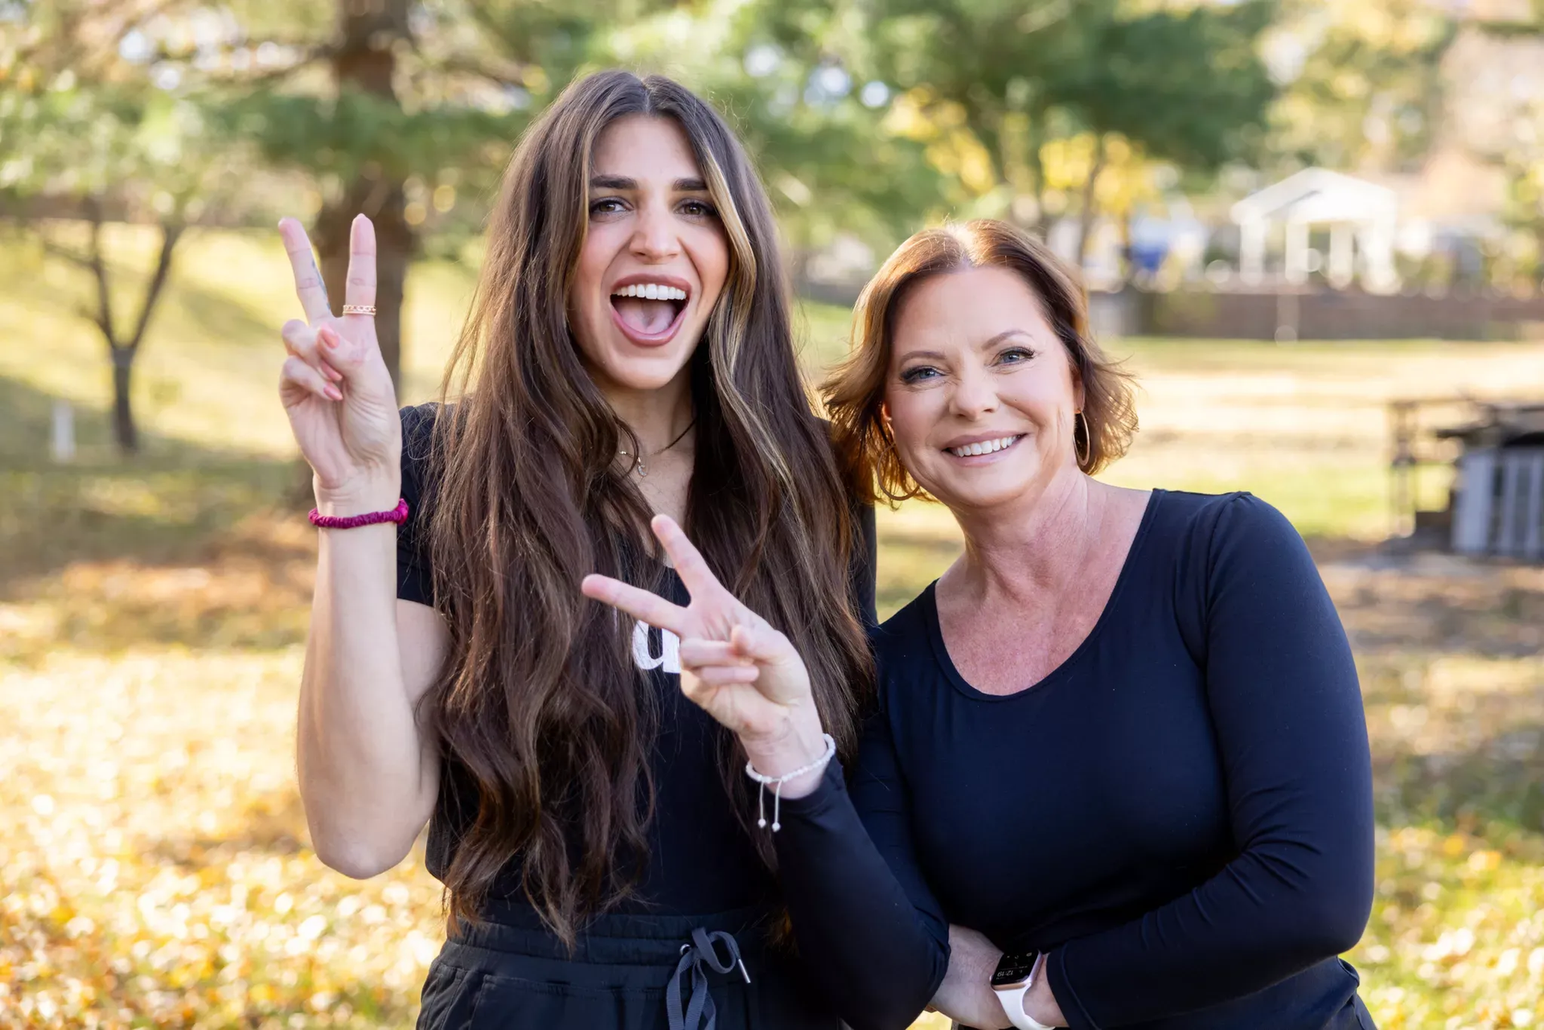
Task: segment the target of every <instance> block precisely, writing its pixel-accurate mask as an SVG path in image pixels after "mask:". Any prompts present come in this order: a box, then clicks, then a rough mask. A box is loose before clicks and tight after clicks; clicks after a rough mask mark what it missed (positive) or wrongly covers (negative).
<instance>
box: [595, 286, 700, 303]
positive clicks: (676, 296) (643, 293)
mask: <svg viewBox="0 0 1544 1030" xmlns="http://www.w3.org/2000/svg"><path fill="white" fill-rule="evenodd" d="M611 295H612V296H613V297H642V298H643V299H644V300H685V299H686V291H685V290H683V289H681V288H679V287H676V286H666V285H664V284H662V283H634V284H632V285H631V286H622V287H619V288H617V289H616V290H615V291H613V292H612V294H611Z"/></svg>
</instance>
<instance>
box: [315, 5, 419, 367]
mask: <svg viewBox="0 0 1544 1030" xmlns="http://www.w3.org/2000/svg"><path fill="white" fill-rule="evenodd" d="M407 14H408V0H338V32H339V42H338V47H337V49H336V51H335V52H334V54H333V75H334V78H335V80H336V82H337V85H338V89H339V90H340V91H342V90H350V89H352V90H359V91H362V92H366V93H370V94H373V95H375V96H377V97H380V98H382V99H384V100H388V101H390V102H391V103H393V104H395V103H397V102H398V101H397V94H396V90H395V89H394V88H393V85H392V76H393V74H394V73H395V71H396V56H395V52H394V50H393V46H394V45H395V44H396V43H397V41H398V40H402V39H406V38H408V35H409V33H408V19H407ZM403 199H404V198H403V180H402V177H401V176H400V175H399V174H397V173H395V172H393V171H391V170H388V169H385V168H383V167H382V166H381V165H380V164H379V163H378V162H366V164H365V165H364V167H363V169H362V171H361V173H360V175H359V177H358V178H357V179H355V180H354V181H353V182H352V183H349V184H348V185H347V186H345V187H344V190H343V195H342V196H341V197H338V198H337V200H336V201H335V202H334V203H332V204H330V205H328V206H326V207H324V208H323V209H322V211H321V212H320V213H319V214H318V215H317V219H316V248H317V250H318V252H319V253H320V255H321V271H322V281H323V282H325V283H326V285H327V296H328V297H329V298H330V299H331V301H332V307H333V311H334V313H337V312H338V311H340V310H341V308H342V306H343V304H344V298H345V297H346V296H347V279H348V259H349V228H350V226H351V225H352V223H353V220H354V216H355V215H358V214H363V215H365V216H366V217H368V218H369V219H370V220H371V221H372V222H374V223H375V241H376V250H377V254H376V283H377V285H376V294H375V307H376V314H375V332H376V336H377V337H378V338H379V339H380V342H381V356H382V357H383V358H385V360H386V367H387V369H389V370H390V371H391V379H392V382H393V383H398V382H399V381H400V378H401V363H402V289H403V283H404V282H405V280H406V279H407V266H408V262H409V261H410V260H411V258H412V254H413V247H414V235H413V229H412V227H411V226H410V225H408V224H407V219H406V218H405V217H404V215H403Z"/></svg>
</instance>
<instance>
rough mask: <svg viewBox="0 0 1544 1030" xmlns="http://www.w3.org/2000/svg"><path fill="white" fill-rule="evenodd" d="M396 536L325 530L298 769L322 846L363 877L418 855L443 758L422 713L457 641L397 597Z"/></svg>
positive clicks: (377, 529)
mask: <svg viewBox="0 0 1544 1030" xmlns="http://www.w3.org/2000/svg"><path fill="white" fill-rule="evenodd" d="M386 492H387V493H392V491H390V490H388V491H386ZM380 503H383V502H379V501H370V502H367V504H366V505H365V506H357V510H381V509H379V508H370V507H368V504H380ZM395 504H396V498H395V496H393V499H392V501H391V503H390V504H385V505H384V507H386V508H390V507H392V506H394V505H395ZM395 531H396V527H395V526H392V525H391V524H389V523H388V524H383V525H374V526H363V527H360V528H357V529H349V530H322V531H321V547H320V553H319V555H318V559H317V574H316V595H315V598H314V600H313V601H312V604H311V633H310V637H309V639H308V640H307V644H306V664H305V672H304V674H303V676H302V679H301V687H300V712H299V726H298V728H297V734H296V739H297V765H298V771H299V779H300V796H301V799H302V801H303V803H304V805H305V811H306V823H307V825H308V826H309V827H310V831H311V842H312V846H313V847H315V849H316V854H317V857H318V858H320V859H321V860H322V861H323V862H324V863H325V864H327V865H328V866H331V867H332V868H334V869H336V870H338V871H339V872H342V873H345V874H347V875H349V876H353V877H357V878H364V877H369V876H375V875H376V874H378V873H382V872H385V871H386V870H387V869H390V868H391V867H392V866H394V865H396V864H397V863H398V862H400V861H401V860H402V859H403V858H404V857H405V856H406V855H407V853H408V852H409V851H410V850H411V849H412V846H413V841H414V840H415V839H416V838H417V836H418V832H419V831H420V830H421V829H422V828H423V826H424V824H425V823H426V822H428V820H429V816H430V814H431V813H432V812H433V810H434V803H435V799H436V797H437V795H438V791H439V758H438V754H437V752H436V750H435V748H434V747H433V745H432V743H430V742H429V741H426V740H424V739H423V738H422V735H421V734H420V733H419V731H418V724H417V720H416V718H415V717H414V705H415V704H416V702H417V701H418V698H419V697H420V696H421V695H422V694H423V692H424V691H425V690H426V689H428V687H429V686H430V684H432V683H433V682H434V679H435V677H436V676H437V675H438V673H439V669H440V665H441V663H442V661H443V660H444V655H445V650H446V645H447V643H448V640H449V633H448V631H447V629H446V627H445V623H444V620H443V619H441V617H440V615H439V613H438V612H436V611H435V610H434V609H433V608H430V607H428V606H427V605H424V604H419V603H417V602H414V601H402V600H398V599H397V591H396V541H395V535H396V532H395Z"/></svg>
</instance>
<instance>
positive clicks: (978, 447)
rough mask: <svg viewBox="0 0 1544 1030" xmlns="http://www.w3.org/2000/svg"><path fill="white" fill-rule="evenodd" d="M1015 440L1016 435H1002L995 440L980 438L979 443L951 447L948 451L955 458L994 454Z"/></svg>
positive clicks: (1016, 438)
mask: <svg viewBox="0 0 1544 1030" xmlns="http://www.w3.org/2000/svg"><path fill="white" fill-rule="evenodd" d="M1017 440H1018V437H1017V436H1003V437H999V438H998V439H996V440H982V441H981V442H980V443H968V444H964V445H962V446H959V447H951V448H949V453H950V454H953V455H954V456H955V457H957V458H969V457H973V456H975V455H978V454H994V453H996V452H997V451H1000V450H1002V449H1003V448H1004V447H1008V446H1011V445H1012V444H1013V443H1015V442H1016V441H1017Z"/></svg>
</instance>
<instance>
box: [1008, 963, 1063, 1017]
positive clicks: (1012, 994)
mask: <svg viewBox="0 0 1544 1030" xmlns="http://www.w3.org/2000/svg"><path fill="white" fill-rule="evenodd" d="M1044 972H1045V952H1043V951H1042V952H1041V953H1040V956H1039V957H1038V958H1037V959H1036V960H1035V968H1034V969H1033V970H1031V971H1030V974H1029V979H1028V980H1025V981H1024V986H1023V987H1014V988H1012V989H1010V990H1000V989H999V990H997V1002H998V1004H1000V1005H1001V1006H1002V1007H1003V1014H1004V1015H1005V1016H1007V1017H1008V1022H1010V1023H1012V1024H1013V1025H1014V1026H1015V1027H1017V1028H1018V1030H1056V1028H1055V1027H1052V1026H1047V1025H1046V1024H1044V1023H1042V1022H1040V1021H1039V1020H1038V1019H1036V1018H1035V1017H1034V1016H1031V1015H1030V1014H1029V1013H1028V1012H1025V1011H1024V995H1026V994H1028V993H1029V989H1030V988H1031V987H1033V986H1035V982H1036V981H1037V980H1039V979H1040V977H1041V975H1042V974H1043V973H1044Z"/></svg>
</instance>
